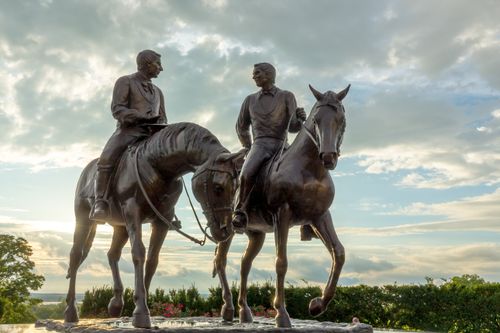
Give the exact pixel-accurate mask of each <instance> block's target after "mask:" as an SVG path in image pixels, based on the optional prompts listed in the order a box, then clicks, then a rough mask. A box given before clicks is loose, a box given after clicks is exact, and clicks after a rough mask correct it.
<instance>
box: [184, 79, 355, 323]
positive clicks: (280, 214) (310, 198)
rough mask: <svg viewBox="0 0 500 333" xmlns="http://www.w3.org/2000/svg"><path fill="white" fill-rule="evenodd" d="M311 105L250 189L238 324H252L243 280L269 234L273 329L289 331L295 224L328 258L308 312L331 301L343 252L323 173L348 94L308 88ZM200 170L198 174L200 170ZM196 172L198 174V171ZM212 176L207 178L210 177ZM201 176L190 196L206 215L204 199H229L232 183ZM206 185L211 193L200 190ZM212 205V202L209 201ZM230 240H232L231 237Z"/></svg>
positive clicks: (333, 161) (329, 166)
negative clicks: (288, 278)
mask: <svg viewBox="0 0 500 333" xmlns="http://www.w3.org/2000/svg"><path fill="white" fill-rule="evenodd" d="M309 87H310V89H311V91H312V93H313V95H314V97H315V98H316V100H317V102H316V103H315V105H314V106H313V108H312V110H311V112H310V114H309V117H308V118H307V120H306V122H305V123H304V125H303V127H302V129H301V131H300V132H299V133H298V135H297V136H296V138H295V140H294V142H293V143H292V144H291V145H290V147H289V148H288V149H286V150H285V151H284V152H283V154H282V155H281V156H276V158H275V159H274V161H271V162H270V163H268V164H267V166H264V167H263V168H262V170H261V171H260V176H259V177H260V180H258V181H257V183H256V184H255V187H254V190H253V193H252V195H251V198H250V203H249V205H248V206H249V207H250V208H249V209H248V211H247V214H248V226H247V229H246V231H245V233H246V235H247V236H248V245H247V248H246V251H245V253H244V255H243V258H242V261H241V270H240V291H239V296H238V304H239V307H240V312H239V319H240V322H242V323H250V322H252V321H253V318H252V313H251V310H250V307H249V306H248V304H247V278H248V274H249V272H250V268H251V266H252V262H253V260H254V259H255V257H256V256H257V254H258V253H259V251H260V250H261V248H262V245H263V243H264V239H265V235H266V233H268V232H274V238H275V245H276V273H277V279H276V295H275V298H274V308H275V309H276V312H277V314H276V318H275V320H276V326H278V327H291V322H290V316H289V315H288V313H287V311H286V308H285V294H284V283H285V274H286V271H287V267H288V262H287V252H286V251H287V239H288V230H289V229H290V228H291V227H293V226H297V225H310V226H312V228H313V230H314V232H315V234H316V235H317V237H319V238H320V239H321V240H322V242H323V243H324V245H325V246H326V248H327V250H328V252H329V253H330V255H331V257H332V266H331V269H330V276H329V278H328V282H327V284H326V286H325V288H324V290H323V294H322V297H317V298H314V299H312V300H311V302H310V303H309V312H310V313H311V314H312V315H314V316H317V315H320V314H321V313H323V312H324V311H325V310H326V309H327V306H328V304H329V303H330V301H331V300H332V299H333V297H334V294H335V290H336V286H337V282H338V279H339V276H340V272H341V270H342V266H343V264H344V260H345V253H344V247H343V246H342V244H341V243H340V240H339V239H338V237H337V234H336V232H335V229H334V227H333V223H332V218H331V216H330V211H329V208H330V205H331V204H332V202H333V198H334V193H335V189H334V185H333V181H332V178H331V176H330V174H329V170H333V169H334V168H335V167H336V165H337V160H338V157H339V155H340V146H341V143H342V138H343V134H344V131H345V125H346V118H345V111H344V107H343V106H342V99H344V97H345V96H346V95H347V92H348V91H349V87H350V86H348V87H347V88H346V89H344V90H342V91H341V92H339V93H334V92H332V91H327V92H326V93H321V92H319V91H317V90H315V89H314V88H312V87H311V86H309ZM200 170H201V169H200ZM200 170H199V171H198V172H200ZM212 176H213V175H212ZM210 177H211V174H209V173H204V175H200V176H198V177H196V178H194V179H193V184H192V185H193V193H194V194H195V196H196V198H197V200H198V201H199V202H200V203H201V205H202V207H203V208H204V209H205V210H207V209H209V207H208V206H207V205H206V203H207V202H209V197H207V194H209V195H210V196H211V197H212V198H213V197H219V198H221V201H224V200H225V199H224V198H226V197H227V196H228V195H229V196H234V179H233V178H232V176H231V173H230V172H228V173H219V174H217V179H215V178H213V179H210ZM207 184H211V185H210V186H209V188H211V191H208V192H207V191H205V190H203V189H204V188H207ZM212 201H213V199H212ZM231 238H232V237H231ZM231 238H229V239H228V240H226V241H223V242H219V244H218V247H217V253H216V258H215V269H216V271H217V272H221V271H223V270H224V267H225V260H226V258H225V254H226V253H227V249H228V247H229V246H230V243H231ZM220 279H221V285H222V288H223V298H224V302H225V307H226V308H232V301H231V291H230V289H229V287H228V286H227V284H224V280H225V275H224V276H220Z"/></svg>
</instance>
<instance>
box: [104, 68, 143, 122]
mask: <svg viewBox="0 0 500 333" xmlns="http://www.w3.org/2000/svg"><path fill="white" fill-rule="evenodd" d="M129 95H130V79H129V78H128V77H127V76H122V77H121V78H119V79H118V80H116V83H115V87H114V88H113V100H112V101H111V112H112V113H113V117H114V118H115V119H116V120H118V122H119V123H120V124H121V125H125V126H130V125H134V124H136V123H137V122H139V121H141V120H144V119H145V118H144V116H142V115H141V113H140V112H138V111H137V110H136V109H129V108H128V102H129Z"/></svg>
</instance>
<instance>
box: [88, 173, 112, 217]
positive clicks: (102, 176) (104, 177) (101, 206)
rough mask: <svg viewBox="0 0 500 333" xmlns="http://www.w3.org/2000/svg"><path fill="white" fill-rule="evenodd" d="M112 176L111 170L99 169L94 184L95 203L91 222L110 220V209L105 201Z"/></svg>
mask: <svg viewBox="0 0 500 333" xmlns="http://www.w3.org/2000/svg"><path fill="white" fill-rule="evenodd" d="M110 175H111V169H108V168H106V169H100V170H99V169H97V174H96V177H95V184H94V191H95V202H94V206H93V207H92V210H91V211H90V216H89V218H90V219H91V220H94V221H100V222H106V220H107V219H108V218H109V207H108V203H107V202H106V200H104V194H105V193H106V190H107V188H108V182H109V176H110Z"/></svg>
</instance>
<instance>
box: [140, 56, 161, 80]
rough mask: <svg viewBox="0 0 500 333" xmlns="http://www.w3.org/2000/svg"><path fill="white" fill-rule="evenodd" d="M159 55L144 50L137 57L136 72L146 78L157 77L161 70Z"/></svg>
mask: <svg viewBox="0 0 500 333" xmlns="http://www.w3.org/2000/svg"><path fill="white" fill-rule="evenodd" d="M160 58H161V55H160V54H158V53H156V52H155V51H152V50H144V51H141V52H139V54H138V55H137V59H136V62H137V70H138V71H140V72H142V73H144V74H145V75H146V76H147V77H148V78H150V79H151V78H153V77H158V74H160V72H161V71H162V70H163V67H162V66H161V59H160Z"/></svg>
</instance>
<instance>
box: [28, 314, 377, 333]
mask: <svg viewBox="0 0 500 333" xmlns="http://www.w3.org/2000/svg"><path fill="white" fill-rule="evenodd" d="M151 323H152V325H153V326H152V327H151V328H150V329H145V328H133V327H132V319H131V318H128V317H122V318H114V319H83V320H81V321H80V322H79V323H77V324H64V323H63V322H62V321H57V320H39V321H37V323H36V324H35V326H36V327H45V328H46V329H47V330H48V331H56V332H64V333H79V332H85V333H107V332H110V333H111V332H112V333H146V332H147V333H187V332H203V333H219V332H221V333H226V332H227V333H249V332H307V333H373V328H372V327H371V326H370V325H367V324H363V323H359V322H355V323H354V324H338V323H332V322H328V321H323V322H319V321H316V320H299V319H292V328H291V329H284V328H276V327H274V318H265V317H254V322H253V323H252V324H240V323H239V322H238V321H234V322H223V321H222V319H221V318H220V317H219V318H211V317H185V318H164V317H152V318H151Z"/></svg>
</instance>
